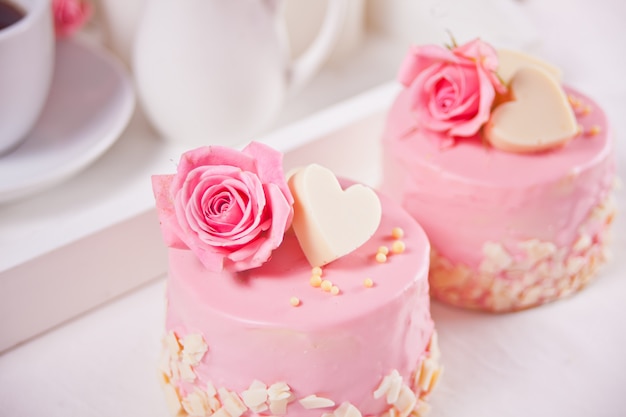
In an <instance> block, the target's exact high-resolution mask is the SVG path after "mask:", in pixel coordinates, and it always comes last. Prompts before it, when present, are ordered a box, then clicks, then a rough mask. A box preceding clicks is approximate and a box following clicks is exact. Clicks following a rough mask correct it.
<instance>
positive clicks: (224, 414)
mask: <svg viewBox="0 0 626 417" xmlns="http://www.w3.org/2000/svg"><path fill="white" fill-rule="evenodd" d="M211 417H232V416H231V415H230V414H228V411H226V409H224V408H220V409H219V410H215V412H214V413H213V414H211Z"/></svg>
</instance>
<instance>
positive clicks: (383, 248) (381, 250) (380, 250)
mask: <svg viewBox="0 0 626 417" xmlns="http://www.w3.org/2000/svg"><path fill="white" fill-rule="evenodd" d="M376 253H382V254H383V255H388V254H389V248H388V247H387V246H384V245H383V246H379V247H378V252H376Z"/></svg>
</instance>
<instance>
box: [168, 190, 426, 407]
mask: <svg viewBox="0 0 626 417" xmlns="http://www.w3.org/2000/svg"><path fill="white" fill-rule="evenodd" d="M381 202H382V207H383V218H382V220H381V224H380V226H379V228H378V230H377V232H376V233H375V235H374V236H373V237H372V238H371V239H370V240H369V241H368V242H367V243H365V244H364V245H363V246H361V247H360V248H358V249H357V250H356V251H354V252H352V253H350V254H349V255H347V256H345V257H343V258H340V259H338V260H337V261H334V262H332V263H331V264H329V265H327V266H325V267H324V268H323V278H325V279H329V280H331V281H332V282H333V283H334V284H335V285H337V286H338V287H339V288H340V289H341V293H340V294H339V295H336V296H334V295H331V294H330V293H328V292H324V291H322V290H321V289H320V288H314V287H312V286H311V285H310V283H309V278H310V276H311V267H310V265H309V264H308V262H307V260H306V259H305V257H304V254H303V253H302V251H301V249H300V247H299V245H298V243H297V240H296V238H295V235H294V234H293V233H292V232H288V233H287V235H286V236H285V241H284V243H283V245H281V246H280V248H278V249H277V250H276V251H275V252H274V254H273V256H272V259H271V260H270V261H269V262H267V263H266V264H265V265H263V266H262V267H260V268H257V269H253V270H249V271H245V272H240V273H232V272H222V273H211V272H208V271H206V270H205V269H204V268H203V266H202V265H201V264H200V263H199V262H198V261H197V259H196V258H195V257H194V256H193V255H192V254H191V253H190V252H188V251H181V250H176V249H170V256H169V263H170V271H169V280H168V287H167V300H168V309H167V329H168V330H172V331H174V332H175V333H176V334H177V335H178V336H179V337H184V336H185V335H186V334H190V333H197V334H201V335H202V336H203V338H204V339H205V340H206V343H207V344H208V351H207V353H206V355H205V356H204V357H203V359H202V361H201V363H200V364H199V365H198V366H197V367H196V368H195V371H196V373H197V375H198V379H197V380H196V381H195V382H194V383H183V386H182V390H183V392H189V391H191V390H192V389H193V386H194V384H196V385H198V386H200V387H203V388H204V387H205V386H206V383H207V382H208V381H211V382H212V383H213V384H214V385H215V386H216V387H225V388H227V389H229V390H234V391H236V392H241V391H243V390H245V389H247V388H248V386H249V385H250V384H251V383H252V382H253V380H255V379H258V380H260V381H262V382H264V383H266V384H268V385H269V384H273V383H276V382H285V383H287V384H288V385H289V386H290V387H291V390H292V392H293V393H294V395H295V397H296V398H302V397H304V396H307V395H312V394H316V395H319V396H322V397H325V398H330V399H332V400H333V401H335V403H336V404H337V405H339V404H341V403H342V402H344V401H349V402H351V403H352V404H354V405H355V406H357V407H358V408H359V409H360V410H361V411H362V412H363V415H371V414H379V413H381V412H382V411H383V410H385V409H386V408H387V407H388V406H387V405H386V403H385V400H384V399H379V400H375V399H374V398H373V392H374V390H376V388H377V387H378V385H379V384H380V383H381V381H382V378H383V377H384V376H385V375H387V374H389V372H390V371H392V370H393V369H396V370H398V371H399V373H400V375H402V377H403V378H404V381H405V382H407V383H408V382H409V376H410V374H411V372H412V371H414V370H415V367H416V364H417V362H418V360H419V359H420V358H421V357H422V355H423V354H424V352H425V349H426V346H427V343H428V340H429V338H430V337H431V335H432V333H433V322H432V320H431V317H430V310H429V307H430V306H429V296H428V282H427V279H426V277H427V272H428V263H429V243H428V240H427V238H426V236H425V234H424V232H423V230H422V229H421V228H420V227H419V226H418V225H417V224H416V223H415V221H414V220H413V219H412V218H411V217H410V216H409V215H408V214H407V213H406V212H405V211H404V210H402V209H400V207H398V206H397V205H396V204H394V203H393V202H391V201H390V200H389V199H388V198H381ZM396 226H398V227H402V228H403V230H404V232H405V237H404V238H403V240H404V242H405V244H406V251H405V252H404V253H402V254H396V255H390V256H389V258H388V261H387V262H386V263H384V264H379V263H377V262H376V261H375V259H374V257H375V254H376V252H377V249H378V247H379V246H381V245H388V246H391V243H392V242H393V240H392V238H391V230H392V228H394V227H396ZM366 278H371V279H372V280H373V281H374V287H372V288H366V287H365V286H364V285H363V281H364V280H365V279H366ZM293 296H295V297H298V298H299V299H300V300H301V305H300V306H298V307H293V306H292V305H290V302H289V301H290V298H291V297H293ZM324 411H325V410H320V409H318V410H305V409H303V408H302V406H300V404H299V403H298V402H297V401H295V402H293V403H290V405H289V406H288V410H287V415H291V416H298V417H319V416H320V415H321V414H322V413H323V412H324ZM246 415H247V414H246Z"/></svg>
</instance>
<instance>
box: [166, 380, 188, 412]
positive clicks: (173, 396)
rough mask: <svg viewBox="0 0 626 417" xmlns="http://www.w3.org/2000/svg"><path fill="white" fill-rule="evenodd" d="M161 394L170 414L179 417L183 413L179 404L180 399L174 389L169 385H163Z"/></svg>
mask: <svg viewBox="0 0 626 417" xmlns="http://www.w3.org/2000/svg"><path fill="white" fill-rule="evenodd" d="M163 393H164V395H165V402H166V404H167V408H168V410H169V412H170V414H172V415H174V416H179V415H180V414H181V413H182V411H183V406H182V405H181V403H180V397H179V396H178V391H177V390H176V388H175V387H174V386H173V385H171V384H165V385H164V386H163Z"/></svg>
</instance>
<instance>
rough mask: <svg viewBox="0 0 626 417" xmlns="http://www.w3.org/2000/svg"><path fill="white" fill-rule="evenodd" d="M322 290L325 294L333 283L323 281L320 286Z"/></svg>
mask: <svg viewBox="0 0 626 417" xmlns="http://www.w3.org/2000/svg"><path fill="white" fill-rule="evenodd" d="M320 286H321V287H322V289H323V290H324V291H326V292H328V291H330V290H331V288H333V283H332V282H330V281H329V280H327V279H325V280H323V281H322V283H321V285H320Z"/></svg>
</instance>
